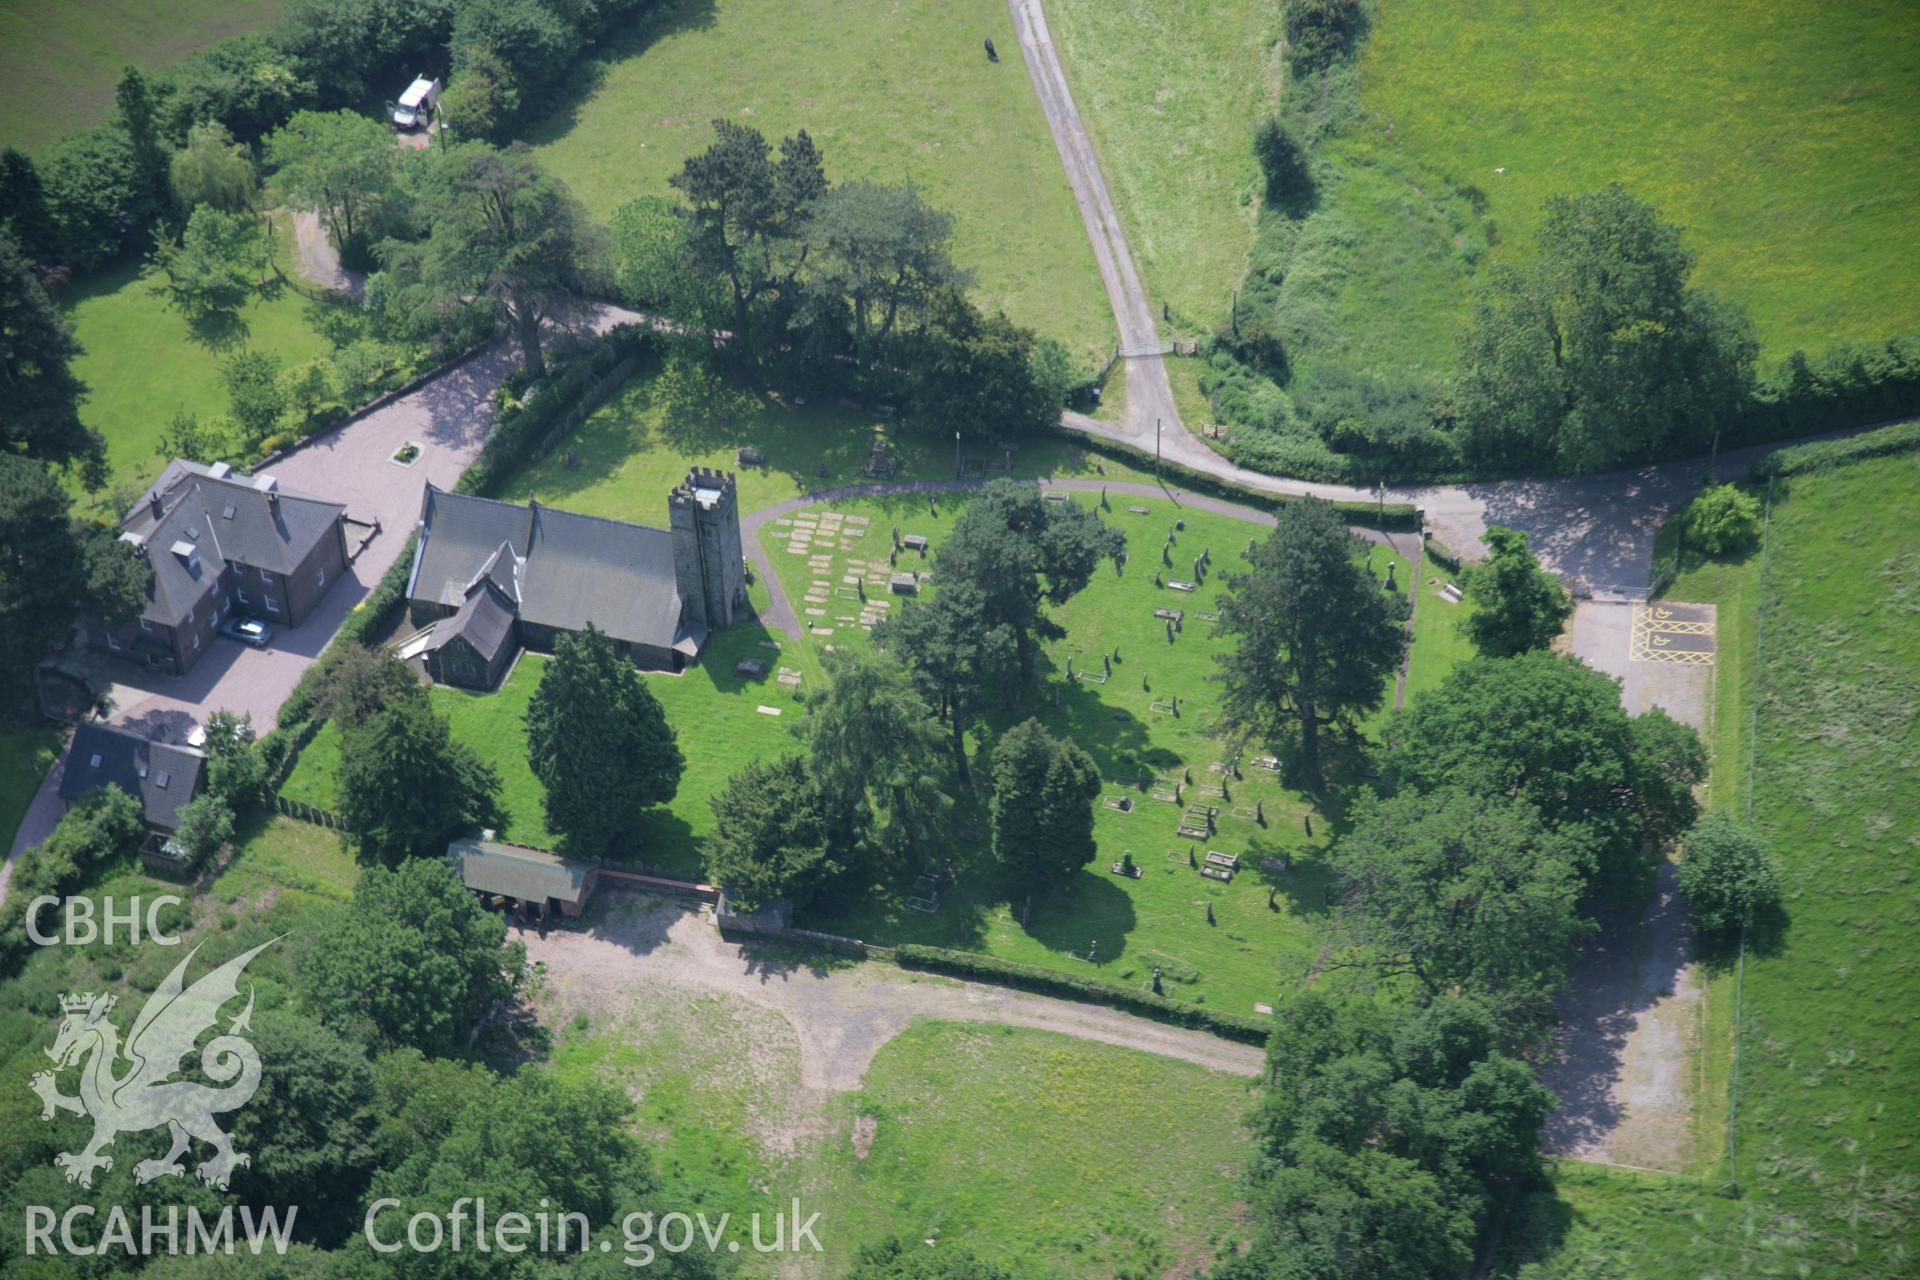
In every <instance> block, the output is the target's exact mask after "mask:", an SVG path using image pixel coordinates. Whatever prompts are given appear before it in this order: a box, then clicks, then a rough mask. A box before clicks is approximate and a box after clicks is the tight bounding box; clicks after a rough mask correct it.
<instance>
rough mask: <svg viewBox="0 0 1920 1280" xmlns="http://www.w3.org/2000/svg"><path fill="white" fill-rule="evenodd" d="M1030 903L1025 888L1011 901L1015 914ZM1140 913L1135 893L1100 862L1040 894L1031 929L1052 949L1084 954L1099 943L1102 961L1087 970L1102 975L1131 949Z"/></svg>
mask: <svg viewBox="0 0 1920 1280" xmlns="http://www.w3.org/2000/svg"><path fill="white" fill-rule="evenodd" d="M1025 904H1026V896H1025V895H1024V894H1018V895H1016V896H1015V897H1014V898H1013V899H1012V902H1011V910H1012V914H1013V917H1014V919H1016V920H1018V919H1019V918H1020V911H1021V909H1022V907H1024V906H1025ZM1136 923H1137V918H1136V916H1135V914H1134V909H1133V895H1132V894H1130V893H1128V892H1127V891H1126V890H1125V889H1123V888H1121V887H1120V885H1119V884H1117V883H1116V882H1115V881H1114V879H1113V877H1112V876H1111V875H1110V874H1108V872H1107V869H1106V867H1104V866H1101V865H1099V864H1097V863H1096V864H1095V865H1094V866H1092V867H1089V868H1087V869H1086V870H1084V871H1082V872H1080V873H1079V874H1078V875H1076V876H1074V877H1073V879H1072V880H1070V881H1068V882H1067V884H1066V885H1065V886H1064V887H1062V888H1060V889H1057V890H1055V891H1054V892H1052V893H1048V894H1035V895H1034V898H1033V906H1032V909H1031V910H1029V911H1028V912H1027V922H1026V924H1025V926H1024V929H1025V932H1026V935H1027V936H1028V937H1029V938H1032V939H1033V940H1034V941H1035V942H1037V943H1039V944H1040V945H1041V946H1043V947H1045V948H1047V949H1048V950H1049V951H1056V952H1060V953H1062V954H1064V955H1071V956H1079V957H1083V958H1084V957H1085V956H1086V955H1087V954H1088V951H1089V949H1090V946H1089V944H1098V947H1099V951H1098V956H1099V962H1098V963H1097V964H1093V965H1089V966H1088V967H1087V976H1089V977H1103V976H1104V975H1103V973H1102V970H1104V969H1105V968H1106V966H1107V965H1108V964H1109V963H1111V962H1112V961H1115V960H1118V959H1120V958H1121V956H1123V955H1124V954H1126V948H1127V939H1128V938H1129V937H1131V936H1132V934H1133V930H1134V926H1135V924H1136Z"/></svg>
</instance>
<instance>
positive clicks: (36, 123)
mask: <svg viewBox="0 0 1920 1280" xmlns="http://www.w3.org/2000/svg"><path fill="white" fill-rule="evenodd" d="M286 7H287V2H286V0H169V3H167V4H154V3H153V2H152V0H87V2H86V3H84V4H75V3H71V2H70V0H8V2H7V3H6V4H5V5H0V84H3V85H5V86H6V92H5V93H4V94H0V146H8V147H19V148H20V149H21V150H23V151H32V150H35V149H37V148H39V147H43V146H45V145H46V144H47V143H49V142H52V141H53V140H54V139H56V138H58V137H60V136H62V135H63V134H67V133H71V132H73V131H74V130H76V129H84V128H86V127H87V126H89V125H94V124H99V123H100V122H101V121H103V120H105V119H106V118H107V117H108V116H109V115H111V114H112V112H113V89H114V86H115V85H117V84H119V83H120V75H121V73H122V72H123V71H124V70H125V69H126V68H127V66H128V64H132V65H134V66H138V67H139V68H140V69H141V70H143V71H147V72H153V71H158V70H160V69H161V68H163V67H167V66H169V65H171V64H173V63H175V62H178V61H179V60H180V59H182V58H184V57H186V56H187V55H188V54H190V53H193V52H195V51H196V50H199V49H204V48H206V47H207V46H208V45H211V44H216V43H218V42H219V41H221V40H224V39H226V38H227V37H228V36H234V35H240V34H242V33H243V32H247V31H255V30H258V29H259V28H261V27H264V26H267V25H268V24H270V23H271V22H273V21H274V19H276V18H278V17H279V16H280V14H281V11H282V10H284V9H285V8H286Z"/></svg>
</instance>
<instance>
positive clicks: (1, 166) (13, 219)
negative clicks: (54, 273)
mask: <svg viewBox="0 0 1920 1280" xmlns="http://www.w3.org/2000/svg"><path fill="white" fill-rule="evenodd" d="M0 234H3V235H9V236H12V237H13V239H14V243H16V244H17V245H19V246H20V252H21V253H22V254H24V255H25V256H26V259H27V261H28V262H29V263H33V262H52V261H53V260H54V259H55V256H56V255H57V254H58V252H59V245H58V241H57V240H56V237H55V231H54V225H53V215H52V213H51V211H50V210H48V208H47V190H46V187H45V186H44V185H43V184H42V183H41V181H40V170H39V167H38V166H36V165H35V164H34V162H33V160H32V159H31V158H30V157H29V156H28V155H27V154H26V153H25V152H23V151H16V150H15V149H14V148H12V147H8V148H7V149H6V150H4V151H0Z"/></svg>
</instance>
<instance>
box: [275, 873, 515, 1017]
mask: <svg viewBox="0 0 1920 1280" xmlns="http://www.w3.org/2000/svg"><path fill="white" fill-rule="evenodd" d="M506 936H507V926H506V924H505V923H504V922H503V921H502V920H501V919H500V917H498V916H496V915H492V914H490V913H489V912H486V911H483V910H481V908H480V904H479V903H478V902H477V901H475V900H474V897H473V895H472V894H471V893H469V892H468V891H467V888H466V886H465V885H463V884H461V883H460V877H459V875H458V874H457V873H456V872H454V871H453V870H452V869H451V868H449V867H448V866H447V864H446V863H445V862H443V861H441V860H440V859H438V858H417V859H414V860H411V861H408V862H403V863H401V864H400V866H398V867H397V868H394V869H393V870H388V869H387V868H385V867H368V868H367V869H366V871H365V872H364V873H362V875H361V877H360V882H359V883H358V884H357V885H355V886H354V890H353V904H352V905H351V906H350V907H346V908H341V909H338V910H336V911H334V912H333V913H332V914H330V915H329V916H327V917H326V918H325V920H323V921H322V922H321V923H320V924H319V925H318V926H317V927H316V928H315V929H314V930H313V931H312V933H311V936H310V937H309V939H308V940H307V942H306V944H305V945H304V947H303V948H302V949H301V952H300V956H299V972H300V976H301V978H302V979H303V984H304V992H303V999H304V1002H305V1004H306V1006H307V1007H308V1008H309V1009H310V1010H312V1011H313V1012H314V1013H315V1014H316V1015H317V1016H319V1017H320V1018H321V1019H322V1020H323V1021H325V1022H327V1023H329V1024H330V1025H333V1026H337V1027H340V1028H342V1029H344V1030H346V1031H348V1032H349V1033H350V1034H352V1035H354V1036H355V1037H357V1038H359V1039H362V1040H365V1041H366V1042H367V1043H369V1044H372V1045H375V1046H377V1047H392V1046H403V1045H404V1046H411V1047H413V1048H415V1049H418V1050H420V1051H421V1052H422V1053H430V1054H443V1055H452V1054H461V1053H464V1052H465V1051H466V1049H467V1042H468V1039H469V1037H470V1036H471V1035H472V1032H473V1029H474V1027H475V1026H476V1025H477V1024H478V1023H479V1021H480V1019H481V1018H482V1017H484V1016H485V1015H486V1013H487V1011H488V1010H489V1009H491V1008H492V1007H493V1005H494V1002H495V1001H497V1000H502V999H505V998H506V997H507V996H509V995H511V994H512V993H513V991H514V989H515V987H516V986H517V984H518V983H519V981H520V977H521V973H522V970H523V969H524V967H525V964H526V949H525V948H524V947H523V946H521V945H520V944H519V943H517V942H516V943H513V944H512V945H510V946H503V945H502V944H503V943H504V942H505V940H506Z"/></svg>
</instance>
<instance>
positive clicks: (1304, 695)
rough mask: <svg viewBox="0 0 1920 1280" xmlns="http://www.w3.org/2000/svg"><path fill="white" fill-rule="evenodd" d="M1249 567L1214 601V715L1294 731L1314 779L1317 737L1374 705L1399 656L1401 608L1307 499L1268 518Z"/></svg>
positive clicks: (1252, 727)
mask: <svg viewBox="0 0 1920 1280" xmlns="http://www.w3.org/2000/svg"><path fill="white" fill-rule="evenodd" d="M1276 520H1277V524H1276V525H1275V527H1274V531H1273V533H1272V534H1270V535H1269V536H1268V537H1267V539H1266V541H1264V542H1262V543H1260V544H1259V545H1257V546H1256V547H1255V548H1254V551H1253V555H1252V556H1251V557H1250V559H1251V568H1250V569H1249V570H1248V572H1246V573H1242V574H1229V575H1228V577H1227V590H1226V591H1225V592H1224V593H1223V594H1222V595H1221V597H1220V622H1219V630H1220V633H1221V634H1223V635H1225V636H1227V637H1228V638H1229V639H1230V640H1232V642H1233V648H1232V649H1231V650H1230V651H1228V652H1226V653H1224V654H1221V655H1220V656H1219V662H1220V665H1221V673H1220V675H1219V677H1218V679H1219V680H1220V682H1221V684H1222V685H1223V687H1224V689H1225V694H1226V696H1225V698H1224V700H1223V703H1222V711H1223V712H1224V713H1225V715H1226V718H1227V721H1228V722H1229V723H1230V724H1232V725H1234V726H1235V727H1236V728H1238V729H1240V730H1242V731H1245V732H1249V733H1256V734H1262V735H1267V736H1272V735H1275V734H1278V733H1281V732H1285V731H1287V730H1290V729H1291V730H1297V731H1298V733H1299V742H1300V765H1301V769H1302V771H1303V772H1304V773H1305V775H1306V776H1307V777H1308V778H1309V779H1311V780H1313V781H1314V782H1316V783H1317V782H1318V780H1319V777H1320V732H1321V730H1322V729H1325V728H1327V727H1329V726H1336V725H1341V724H1346V723H1350V722H1351V721H1352V720H1353V718H1354V717H1357V716H1361V715H1365V714H1366V713H1367V712H1369V711H1371V710H1373V709H1374V708H1375V707H1378V706H1379V705H1380V702H1381V699H1382V698H1383V697H1384V696H1385V692H1386V683H1387V680H1388V678H1389V677H1390V676H1391V675H1392V673H1393V670H1394V668H1395V667H1396V666H1398V665H1399V663H1400V658H1401V655H1402V654H1403V653H1405V652H1406V644H1407V639H1406V630H1405V628H1404V626H1403V625H1402V618H1403V615H1404V613H1405V603H1404V601H1403V600H1402V599H1401V598H1400V597H1398V596H1394V595H1390V594H1388V593H1386V592H1384V591H1382V590H1381V587H1380V583H1378V582H1376V581H1375V580H1374V578H1373V576H1372V575H1371V574H1369V573H1368V572H1367V571H1366V569H1365V568H1364V567H1363V566H1362V565H1361V563H1360V562H1359V559H1358V558H1357V556H1356V555H1355V552H1356V550H1357V542H1356V540H1355V538H1354V536H1353V535H1352V534H1351V533H1350V532H1348V530H1347V528H1346V526H1345V525H1343V524H1341V523H1340V517H1339V516H1338V515H1337V514H1336V513H1335V512H1334V509H1333V508H1332V507H1330V506H1328V505H1327V504H1326V503H1324V502H1316V501H1314V500H1312V499H1306V500H1304V501H1301V502H1290V503H1287V504H1285V505H1284V506H1282V507H1281V508H1280V509H1279V511H1278V512H1277V513H1276Z"/></svg>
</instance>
